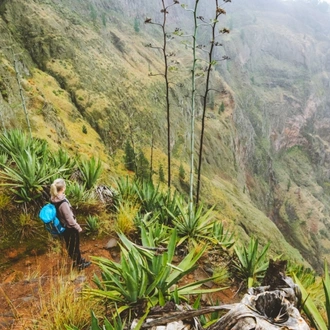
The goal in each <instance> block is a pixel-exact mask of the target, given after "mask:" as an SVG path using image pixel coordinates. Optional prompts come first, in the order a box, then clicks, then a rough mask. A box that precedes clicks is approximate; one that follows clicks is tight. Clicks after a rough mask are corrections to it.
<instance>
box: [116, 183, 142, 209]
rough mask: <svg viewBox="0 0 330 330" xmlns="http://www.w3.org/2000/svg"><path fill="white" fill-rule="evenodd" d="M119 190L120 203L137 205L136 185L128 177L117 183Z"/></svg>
mask: <svg viewBox="0 0 330 330" xmlns="http://www.w3.org/2000/svg"><path fill="white" fill-rule="evenodd" d="M116 185H117V189H118V201H121V200H125V201H130V202H131V203H133V204H135V203H137V201H138V196H137V193H136V190H137V189H136V187H135V183H134V182H133V183H132V182H130V180H129V178H128V176H127V177H126V178H120V179H118V180H117V181H116Z"/></svg>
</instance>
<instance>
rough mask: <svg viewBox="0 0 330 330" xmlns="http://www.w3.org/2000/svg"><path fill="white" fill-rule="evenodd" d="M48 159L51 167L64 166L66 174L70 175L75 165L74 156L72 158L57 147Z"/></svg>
mask: <svg viewBox="0 0 330 330" xmlns="http://www.w3.org/2000/svg"><path fill="white" fill-rule="evenodd" d="M50 161H51V164H52V167H53V168H65V169H66V173H68V175H70V174H71V173H72V172H73V169H74V168H75V166H76V165H77V164H76V160H75V158H72V157H71V156H70V155H69V154H68V153H67V152H66V151H65V150H63V149H59V150H57V152H55V153H53V154H52V156H51V158H50ZM66 173H65V174H66ZM62 175H63V174H62Z"/></svg>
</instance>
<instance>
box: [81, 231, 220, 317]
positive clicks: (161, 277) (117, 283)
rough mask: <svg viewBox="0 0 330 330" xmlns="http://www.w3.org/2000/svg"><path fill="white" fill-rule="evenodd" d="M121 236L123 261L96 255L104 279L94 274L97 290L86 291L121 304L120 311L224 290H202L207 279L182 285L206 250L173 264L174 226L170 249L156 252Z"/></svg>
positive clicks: (192, 253) (190, 254)
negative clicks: (182, 281) (118, 261)
mask: <svg viewBox="0 0 330 330" xmlns="http://www.w3.org/2000/svg"><path fill="white" fill-rule="evenodd" d="M119 237H120V239H121V243H122V244H121V261H120V263H117V262H115V261H113V260H109V259H106V258H102V257H93V258H92V259H93V261H94V262H95V263H96V264H97V265H98V266H99V267H100V269H101V271H102V279H99V278H98V277H97V276H96V275H95V276H94V283H95V284H96V285H97V287H98V288H97V289H93V288H89V289H86V290H84V293H85V294H89V295H92V296H94V297H100V298H103V299H106V300H107V301H108V303H109V304H112V305H113V304H115V303H116V304H117V305H118V306H119V308H118V310H119V311H120V312H122V311H123V310H130V311H131V312H132V311H134V309H136V307H137V306H144V308H145V309H144V311H143V312H147V310H148V306H149V307H150V306H154V305H157V304H159V305H164V304H165V302H166V301H168V300H171V299H175V300H176V301H178V300H179V299H184V297H185V296H186V295H192V294H199V293H208V292H215V291H218V290H221V288H216V289H208V290H207V289H206V290H204V289H201V288H200V287H201V285H202V284H203V283H205V282H207V281H210V280H213V278H208V279H205V280H201V281H197V282H193V283H190V284H187V285H183V286H180V285H179V281H180V280H181V279H182V278H183V277H184V276H185V275H187V274H189V273H190V272H192V271H193V270H194V269H195V268H196V267H197V261H198V259H199V258H200V257H201V256H202V254H203V252H204V249H200V250H199V251H198V252H197V251H196V250H195V249H192V250H191V252H190V253H189V254H188V255H187V256H186V257H185V258H184V259H183V260H182V261H181V262H180V263H179V264H178V265H177V266H174V265H173V264H172V261H173V256H174V252H175V247H176V241H177V233H176V230H175V229H174V230H173V232H172V234H171V236H170V238H169V242H168V246H167V251H165V252H163V253H161V254H160V253H159V252H157V253H156V252H154V251H151V250H149V249H146V248H143V247H139V246H137V245H135V244H134V243H132V242H131V241H130V240H128V239H127V237H126V236H124V235H122V234H119Z"/></svg>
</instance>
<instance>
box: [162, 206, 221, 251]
mask: <svg viewBox="0 0 330 330" xmlns="http://www.w3.org/2000/svg"><path fill="white" fill-rule="evenodd" d="M177 202H178V203H177V205H178V208H179V210H180V215H179V216H176V217H175V216H174V215H173V214H172V217H173V221H172V223H173V226H174V227H175V228H177V230H178V236H179V237H180V240H179V243H178V245H180V244H182V243H183V242H185V241H187V244H188V245H189V244H192V245H193V246H197V245H198V243H199V242H200V241H209V242H211V243H213V244H216V243H217V240H216V239H215V238H214V237H213V236H212V228H213V225H214V221H213V207H212V208H210V209H208V210H207V211H206V212H205V211H204V207H203V205H202V204H200V205H199V206H198V208H197V209H196V210H195V211H194V212H193V214H192V215H191V214H189V211H188V206H187V205H183V202H182V201H180V200H177ZM168 212H169V213H170V214H171V212H170V211H169V210H168Z"/></svg>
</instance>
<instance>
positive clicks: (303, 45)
mask: <svg viewBox="0 0 330 330" xmlns="http://www.w3.org/2000/svg"><path fill="white" fill-rule="evenodd" d="M252 5H253V6H252V7H251V8H250V10H248V11H245V12H244V15H242V10H243V4H242V3H241V2H239V1H237V2H235V4H234V5H233V6H232V8H231V9H232V15H231V17H230V22H231V24H232V25H233V26H236V27H237V29H236V30H235V29H234V30H233V33H232V35H231V37H232V40H231V41H232V42H230V43H227V44H226V45H228V49H227V51H228V52H229V53H230V56H231V57H232V58H233V61H231V63H230V65H231V66H230V67H229V70H228V71H223V73H224V74H225V75H226V79H227V80H228V81H230V85H231V86H233V89H234V90H235V94H236V96H235V99H236V101H237V102H236V105H237V108H236V111H235V121H236V124H237V127H241V129H238V133H239V134H240V141H241V142H243V141H244V144H243V146H242V148H243V147H244V151H245V155H246V156H245V164H247V169H248V171H247V172H248V173H249V174H251V177H252V180H250V181H248V182H250V184H249V187H250V189H249V190H250V192H251V196H252V197H253V199H254V200H255V203H256V205H258V207H259V208H261V209H263V210H264V211H265V212H266V214H268V215H269V216H270V218H271V219H272V220H273V221H274V223H276V225H277V226H278V227H279V228H280V229H281V231H282V232H283V233H284V235H285V236H286V237H287V238H288V239H289V241H290V243H291V244H293V245H294V246H296V247H297V248H299V250H300V251H301V252H302V253H303V255H304V256H305V258H307V259H308V260H309V261H310V262H312V263H313V264H314V265H316V264H320V262H322V256H326V255H327V254H328V251H329V234H328V230H329V188H328V186H329V159H330V158H329V156H330V155H329V128H330V127H329V123H330V122H329V115H330V108H329V105H330V97H329V93H328V90H329V86H330V67H329V56H330V53H329V51H330V39H329V35H328V32H329V30H330V24H329V22H330V21H329V18H330V15H329V13H327V12H324V11H321V10H322V9H324V8H328V7H327V6H326V7H323V6H321V5H320V6H319V7H315V6H312V5H311V4H308V3H304V2H299V3H297V2H291V1H288V2H281V1H274V2H272V3H271V4H268V3H267V5H266V4H265V2H262V1H255V2H254V4H252ZM244 8H245V4H244ZM275 23H276V24H275ZM237 77H240V78H241V79H237ZM242 133H243V134H242ZM256 186H257V187H259V192H258V189H255V188H256Z"/></svg>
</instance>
